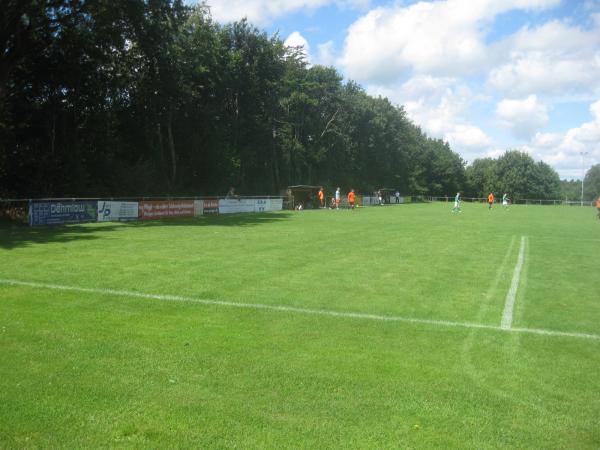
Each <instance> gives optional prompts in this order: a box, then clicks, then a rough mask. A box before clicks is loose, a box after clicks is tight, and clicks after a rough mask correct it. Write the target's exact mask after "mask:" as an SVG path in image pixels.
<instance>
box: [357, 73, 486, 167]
mask: <svg viewBox="0 0 600 450" xmlns="http://www.w3.org/2000/svg"><path fill="white" fill-rule="evenodd" d="M367 92H369V93H370V94H371V95H375V96H377V95H381V96H383V97H387V98H389V99H390V100H391V101H392V102H393V103H396V104H400V105H403V106H404V109H405V111H406V113H407V116H408V117H409V118H410V119H411V120H412V121H413V122H414V123H415V124H416V125H418V126H420V127H421V128H422V129H423V131H425V132H426V133H427V134H428V135H429V136H431V137H434V138H439V139H444V140H445V141H447V142H448V143H449V144H450V146H451V147H452V149H453V150H454V151H457V152H458V153H459V154H460V155H461V156H462V157H463V158H464V159H465V160H473V159H475V157H477V156H480V154H481V153H482V152H487V151H489V150H490V149H491V146H492V144H493V140H492V139H491V138H490V137H489V136H488V135H487V134H486V133H485V132H484V131H483V130H481V129H480V128H479V127H477V126H475V125H473V124H471V123H469V122H468V121H467V120H465V119H464V118H463V115H464V113H465V112H466V111H467V110H468V108H469V107H470V105H471V104H472V103H473V102H475V101H478V100H481V96H480V95H478V94H476V93H473V92H472V91H471V90H470V89H469V88H468V87H467V86H466V85H463V84H460V83H459V82H458V81H457V80H456V79H454V78H450V77H444V78H434V77H431V76H417V77H414V78H411V79H410V80H408V81H406V82H405V83H403V84H401V85H399V86H377V85H372V86H369V87H368V88H367Z"/></svg>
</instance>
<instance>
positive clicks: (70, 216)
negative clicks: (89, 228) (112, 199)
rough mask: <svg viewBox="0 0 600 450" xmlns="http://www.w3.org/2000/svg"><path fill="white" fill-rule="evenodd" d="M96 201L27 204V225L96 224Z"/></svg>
mask: <svg viewBox="0 0 600 450" xmlns="http://www.w3.org/2000/svg"><path fill="white" fill-rule="evenodd" d="M96 220H98V202H96V201H76V200H73V201H69V200H66V201H51V202H30V203H29V225H31V226H35V225H60V224H66V223H83V222H96Z"/></svg>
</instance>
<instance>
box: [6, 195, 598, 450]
mask: <svg viewBox="0 0 600 450" xmlns="http://www.w3.org/2000/svg"><path fill="white" fill-rule="evenodd" d="M451 209H452V204H451V203H434V204H414V205H410V204H409V205H399V206H395V205H390V206H384V207H370V208H361V209H359V210H355V211H349V210H340V211H332V210H319V211H302V212H290V211H282V212H277V213H265V214H239V215H222V216H210V217H202V218H198V219H186V220H183V219H181V220H163V221H148V222H141V221H140V222H130V223H95V224H85V225H71V226H61V227H47V228H27V227H9V226H6V225H4V226H0V448H106V447H125V448H173V447H192V448H211V449H212V448H311V449H312V448H373V449H381V448H457V449H463V448H477V449H487V448H543V449H548V448H582V449H586V448H589V449H597V448H599V447H600V422H599V420H598V417H600V371H599V369H600V278H599V277H598V273H599V269H600V221H598V219H597V218H596V217H595V210H594V209H593V208H580V207H562V206H559V207H552V206H512V207H511V208H510V209H509V210H503V209H502V207H501V206H496V207H495V208H494V209H492V210H491V211H488V209H487V206H486V205H483V204H468V203H464V204H463V208H462V213H460V214H458V213H451Z"/></svg>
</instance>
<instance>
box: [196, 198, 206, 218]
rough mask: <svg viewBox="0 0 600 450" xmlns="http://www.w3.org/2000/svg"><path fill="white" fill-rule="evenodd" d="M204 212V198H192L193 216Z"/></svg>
mask: <svg viewBox="0 0 600 450" xmlns="http://www.w3.org/2000/svg"><path fill="white" fill-rule="evenodd" d="M203 214H204V200H194V216H201V215H203Z"/></svg>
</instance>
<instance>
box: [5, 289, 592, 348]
mask: <svg viewBox="0 0 600 450" xmlns="http://www.w3.org/2000/svg"><path fill="white" fill-rule="evenodd" d="M0 285H8V286H26V287H31V288H35V289H51V290H56V291H70V292H81V293H85V294H100V295H108V296H116V297H130V298H143V299H151V300H161V301H172V302H186V303H196V304H201V305H212V306H226V307H232V308H246V309H261V310H267V311H279V312H290V313H297V314H310V315H316V316H329V317H342V318H348V319H361V320H375V321H381V322H405V323H413V324H425V325H434V326H440V327H452V328H479V329H485V330H495V331H504V332H512V333H529V334H540V335H545V336H564V337H573V338H585V339H595V340H600V335H596V334H586V333H570V332H563V331H553V330H543V329H534V328H502V327H498V326H494V325H485V324H478V323H469V322H452V321H446V320H433V319H418V318H411V317H402V316H388V315H380V314H366V313H355V312H342V311H331V310H325V309H307V308H297V307H294V306H282V305H265V304H261V303H238V302H230V301H225V300H210V299H201V298H194V297H183V296H180V295H165V294H145V293H141V292H132V291H123V290H116V289H99V288H84V287H78V286H65V285H61V284H50V283H36V282H30V281H19V280H5V279H0Z"/></svg>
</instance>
